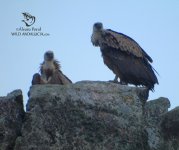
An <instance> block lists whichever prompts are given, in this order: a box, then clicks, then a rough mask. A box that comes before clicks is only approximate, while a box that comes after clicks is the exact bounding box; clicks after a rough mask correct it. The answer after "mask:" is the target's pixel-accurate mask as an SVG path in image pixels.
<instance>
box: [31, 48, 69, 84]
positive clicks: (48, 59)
mask: <svg viewBox="0 0 179 150" xmlns="http://www.w3.org/2000/svg"><path fill="white" fill-rule="evenodd" d="M60 68H61V66H60V63H59V61H57V60H55V59H54V54H53V52H52V51H47V52H46V53H45V54H44V61H43V63H41V64H40V74H41V75H38V74H35V75H34V76H33V80H32V84H33V85H34V84H70V83H72V81H71V80H70V79H69V78H68V77H67V76H65V75H64V74H63V73H62V71H61V70H60Z"/></svg>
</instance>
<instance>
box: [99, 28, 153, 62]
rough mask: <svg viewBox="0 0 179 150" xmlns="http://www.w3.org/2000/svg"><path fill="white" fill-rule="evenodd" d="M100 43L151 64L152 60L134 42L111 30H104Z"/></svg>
mask: <svg viewBox="0 0 179 150" xmlns="http://www.w3.org/2000/svg"><path fill="white" fill-rule="evenodd" d="M101 42H102V43H101V44H105V45H107V46H110V47H112V48H115V49H119V50H121V51H125V52H127V53H129V54H132V55H134V56H136V57H140V58H146V59H147V60H148V61H150V62H152V58H151V57H150V56H149V55H148V54H147V53H146V52H145V51H144V50H143V49H142V48H141V47H140V46H139V44H138V43H137V42H136V41H134V40H133V39H132V38H130V37H128V36H127V35H124V34H122V33H118V32H115V31H113V30H111V29H107V30H104V34H103V41H101Z"/></svg>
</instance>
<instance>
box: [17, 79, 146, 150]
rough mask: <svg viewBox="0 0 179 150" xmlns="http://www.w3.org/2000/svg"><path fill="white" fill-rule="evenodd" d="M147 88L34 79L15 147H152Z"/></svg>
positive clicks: (41, 149) (42, 149)
mask: <svg viewBox="0 0 179 150" xmlns="http://www.w3.org/2000/svg"><path fill="white" fill-rule="evenodd" d="M143 91H145V88H136V87H129V86H124V85H119V84H114V83H109V82H88V81H84V82H78V83H76V84H72V85H34V86H32V87H31V89H30V98H29V101H28V104H27V110H28V112H27V113H26V117H25V122H24V124H23V127H22V136H21V137H18V139H17V140H16V145H15V150H32V149H33V150H73V149H74V150H91V149H95V150H97V149H98V150H109V149H112V150H119V149H120V150H134V149H137V150H144V149H145V150H149V145H148V143H147V139H148V138H147V132H146V131H145V130H144V129H143V127H142V124H143V112H142V109H143V108H142V104H143V100H144V99H143V100H142V101H141V99H140V98H139V97H141V95H143V96H142V97H143V98H144V97H147V96H146V95H145V94H142V92H143ZM145 92H146V91H145ZM147 94H148V93H147Z"/></svg>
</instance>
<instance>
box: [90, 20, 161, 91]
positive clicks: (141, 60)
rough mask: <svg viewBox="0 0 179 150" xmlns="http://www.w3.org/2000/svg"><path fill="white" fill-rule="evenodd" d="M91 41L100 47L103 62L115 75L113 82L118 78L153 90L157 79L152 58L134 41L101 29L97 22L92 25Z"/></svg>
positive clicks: (101, 25)
mask: <svg viewBox="0 0 179 150" xmlns="http://www.w3.org/2000/svg"><path fill="white" fill-rule="evenodd" d="M91 42H92V44H93V45H94V46H99V47H100V50H101V53H102V57H103V60H104V64H105V65H107V67H108V68H109V69H110V70H112V71H113V73H114V74H115V75H116V76H115V79H114V82H118V78H120V83H121V84H134V85H136V86H140V85H141V86H145V87H147V88H148V89H149V90H152V91H153V90H154V85H155V84H158V80H157V77H156V75H155V73H154V72H156V71H155V69H154V68H153V67H152V66H151V64H150V63H152V61H153V60H152V58H151V57H150V56H149V55H148V54H147V53H146V52H145V51H144V50H143V49H142V48H141V47H140V45H139V44H138V43H137V42H136V41H134V40H133V39H132V38H130V37H129V36H127V35H124V34H122V33H118V32H115V31H113V30H111V29H103V24H102V23H100V22H97V23H95V24H94V25H93V33H92V36H91Z"/></svg>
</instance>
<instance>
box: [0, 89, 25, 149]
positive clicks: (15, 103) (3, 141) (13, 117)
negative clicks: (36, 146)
mask: <svg viewBox="0 0 179 150" xmlns="http://www.w3.org/2000/svg"><path fill="white" fill-rule="evenodd" d="M23 117H24V109H23V98H22V92H21V90H15V91H13V92H11V93H10V94H8V95H7V96H6V97H0V150H12V149H13V147H14V144H15V140H16V138H17V136H19V135H21V126H22V121H23Z"/></svg>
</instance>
